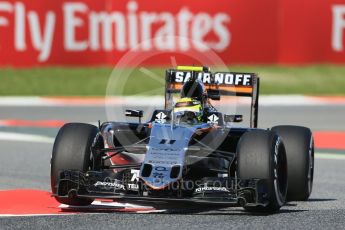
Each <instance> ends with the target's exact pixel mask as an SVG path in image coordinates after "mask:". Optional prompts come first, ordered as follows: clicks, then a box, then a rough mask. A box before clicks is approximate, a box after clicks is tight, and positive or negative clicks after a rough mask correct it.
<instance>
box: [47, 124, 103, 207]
mask: <svg viewBox="0 0 345 230" xmlns="http://www.w3.org/2000/svg"><path fill="white" fill-rule="evenodd" d="M97 133H98V128H97V127H96V126H93V125H89V124H83V123H68V124H65V125H64V126H63V127H62V128H61V129H60V130H59V133H58V134H57V136H56V139H55V142H54V147H53V153H52V158H51V172H50V180H51V189H52V193H53V194H56V193H57V186H58V178H59V172H60V171H62V170H78V171H82V172H86V171H88V170H90V169H91V167H92V159H91V158H92V157H91V155H92V154H91V146H92V143H93V141H94V139H95V137H96V135H97ZM55 199H56V200H57V201H58V202H60V203H63V204H68V205H89V204H91V203H92V201H93V200H92V199H80V198H77V197H69V198H61V197H55Z"/></svg>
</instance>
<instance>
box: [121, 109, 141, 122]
mask: <svg viewBox="0 0 345 230" xmlns="http://www.w3.org/2000/svg"><path fill="white" fill-rule="evenodd" d="M125 115H126V117H138V118H139V123H141V118H142V117H143V116H144V111H142V110H134V109H126V112H125Z"/></svg>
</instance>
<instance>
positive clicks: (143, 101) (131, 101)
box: [0, 95, 345, 107]
mask: <svg viewBox="0 0 345 230" xmlns="http://www.w3.org/2000/svg"><path fill="white" fill-rule="evenodd" d="M229 98H230V97H223V100H221V101H220V102H221V103H224V104H227V103H233V102H234V100H230V101H227V99H229ZM232 98H233V97H232ZM236 101H237V103H238V104H239V105H241V104H248V100H245V99H244V98H243V97H238V98H237V100H236ZM259 103H260V105H261V106H313V105H345V102H336V101H335V102H333V101H332V100H331V99H330V100H324V99H323V100H318V99H317V97H308V96H304V95H263V96H260V98H259ZM105 104H107V105H125V106H154V105H155V106H159V105H162V106H163V104H164V97H163V96H123V97H122V96H118V97H115V96H114V97H108V98H96V99H95V98H87V97H85V98H79V99H78V98H73V97H71V98H69V99H68V98H64V99H61V98H49V97H15V96H9V97H0V106H48V107H50V106H104V105H105Z"/></svg>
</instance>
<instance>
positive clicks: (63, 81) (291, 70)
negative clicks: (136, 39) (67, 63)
mask: <svg viewBox="0 0 345 230" xmlns="http://www.w3.org/2000/svg"><path fill="white" fill-rule="evenodd" d="M230 69H231V70H232V71H239V72H241V71H243V72H256V73H258V74H259V76H260V77H261V94H306V95H345V66H336V65H312V66H303V67H286V66H232V67H231V68H230ZM117 71H120V70H117ZM128 71H129V72H130V73H131V74H130V78H129V79H128V80H127V82H126V84H125V87H124V90H123V93H124V94H126V95H130V94H139V93H144V94H159V93H163V82H164V69H163V68H148V69H126V70H125V71H124V72H125V73H129V72H128ZM111 73H112V69H111V68H107V67H96V68H91V67H90V68H65V67H61V68H58V67H52V68H35V69H11V68H6V69H0V95H1V96H32V95H39V96H104V95H105V94H106V88H107V84H108V80H109V77H110V76H111ZM157 78H159V79H158V80H157ZM114 94H116V92H114Z"/></svg>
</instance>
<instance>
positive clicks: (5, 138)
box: [0, 132, 54, 144]
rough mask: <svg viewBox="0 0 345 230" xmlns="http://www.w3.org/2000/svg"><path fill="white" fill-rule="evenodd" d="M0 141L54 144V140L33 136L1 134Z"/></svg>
mask: <svg viewBox="0 0 345 230" xmlns="http://www.w3.org/2000/svg"><path fill="white" fill-rule="evenodd" d="M0 141H25V142H36V143H37V142H39V143H50V144H51V143H54V138H51V137H47V136H41V135H33V134H23V133H10V132H0Z"/></svg>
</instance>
